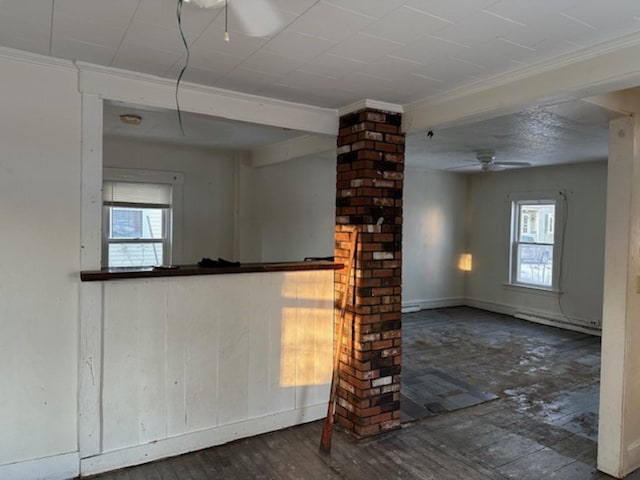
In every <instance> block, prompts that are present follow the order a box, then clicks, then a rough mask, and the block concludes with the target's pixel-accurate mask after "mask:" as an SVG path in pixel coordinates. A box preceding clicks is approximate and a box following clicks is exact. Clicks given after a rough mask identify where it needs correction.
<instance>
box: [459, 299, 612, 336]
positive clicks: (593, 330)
mask: <svg viewBox="0 0 640 480" xmlns="http://www.w3.org/2000/svg"><path fill="white" fill-rule="evenodd" d="M465 303H466V305H467V306H469V307H473V308H479V309H481V310H488V311H490V312H495V313H502V314H505V315H510V316H512V317H516V318H519V319H521V320H526V321H528V322H533V323H539V324H541V325H547V326H550V327H557V328H563V329H565V330H571V331H574V332H580V333H587V334H589V335H598V336H600V335H602V330H601V329H600V327H599V326H597V325H595V326H594V325H591V322H590V321H588V320H585V319H582V318H572V319H567V318H565V317H563V316H562V315H558V314H557V313H553V312H545V311H541V310H536V309H532V308H529V307H525V308H522V307H515V306H513V305H506V304H501V303H495V302H487V301H485V300H480V299H477V298H467V299H466V302H465Z"/></svg>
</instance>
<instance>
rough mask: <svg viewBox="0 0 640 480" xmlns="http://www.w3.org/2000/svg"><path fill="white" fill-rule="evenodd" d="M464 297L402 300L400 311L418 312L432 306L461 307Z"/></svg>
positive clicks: (463, 303)
mask: <svg viewBox="0 0 640 480" xmlns="http://www.w3.org/2000/svg"><path fill="white" fill-rule="evenodd" d="M464 305H465V299H464V298H462V297H449V298H436V299H432V300H407V301H405V302H402V313H411V312H418V311H420V310H430V309H433V308H446V307H462V306H464Z"/></svg>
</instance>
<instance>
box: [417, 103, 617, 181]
mask: <svg viewBox="0 0 640 480" xmlns="http://www.w3.org/2000/svg"><path fill="white" fill-rule="evenodd" d="M619 116H620V114H619V113H615V112H612V111H610V110H607V109H605V108H602V107H599V106H596V105H593V104H591V103H588V102H586V101H582V100H574V101H570V102H564V103H560V104H557V105H553V106H548V107H544V108H537V109H531V110H526V111H523V112H520V113H516V114H512V115H505V116H501V117H496V118H493V119H490V120H485V121H482V122H477V123H470V124H467V125H461V126H457V127H452V128H447V129H444V130H440V131H438V130H435V131H434V132H433V136H432V137H429V136H428V135H427V132H416V133H413V134H410V135H409V136H408V137H407V151H406V162H407V165H410V166H413V167H425V168H432V169H438V170H453V171H456V172H463V173H470V172H478V171H480V165H479V163H478V161H477V160H476V152H478V151H479V150H494V151H495V157H496V159H495V161H496V162H526V163H530V164H531V165H532V166H534V167H535V166H543V165H553V164H559V163H574V162H584V161H593V160H605V159H606V158H607V150H608V135H609V121H610V120H611V119H613V118H616V117H619Z"/></svg>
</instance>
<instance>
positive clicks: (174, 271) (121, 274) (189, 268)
mask: <svg viewBox="0 0 640 480" xmlns="http://www.w3.org/2000/svg"><path fill="white" fill-rule="evenodd" d="M343 267H344V265H343V264H342V263H334V262H329V261H325V260H319V261H312V262H277V263H243V264H241V265H240V266H239V267H235V266H229V267H213V268H207V267H199V266H198V265H179V266H177V267H171V268H157V267H118V268H104V269H102V270H90V271H84V272H80V280H82V281H83V282H97V281H106V280H120V279H125V278H156V277H185V276H193V275H221V274H227V273H256V272H298V271H306V270H340V269H341V268H343Z"/></svg>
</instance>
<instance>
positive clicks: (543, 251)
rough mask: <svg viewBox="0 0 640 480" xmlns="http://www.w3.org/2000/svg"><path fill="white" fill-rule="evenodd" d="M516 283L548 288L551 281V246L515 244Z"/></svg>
mask: <svg viewBox="0 0 640 480" xmlns="http://www.w3.org/2000/svg"><path fill="white" fill-rule="evenodd" d="M516 262H517V265H516V281H517V282H518V283H528V284H531V285H539V286H542V287H550V286H551V284H552V279H553V275H552V274H553V246H552V245H529V244H517V255H516Z"/></svg>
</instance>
